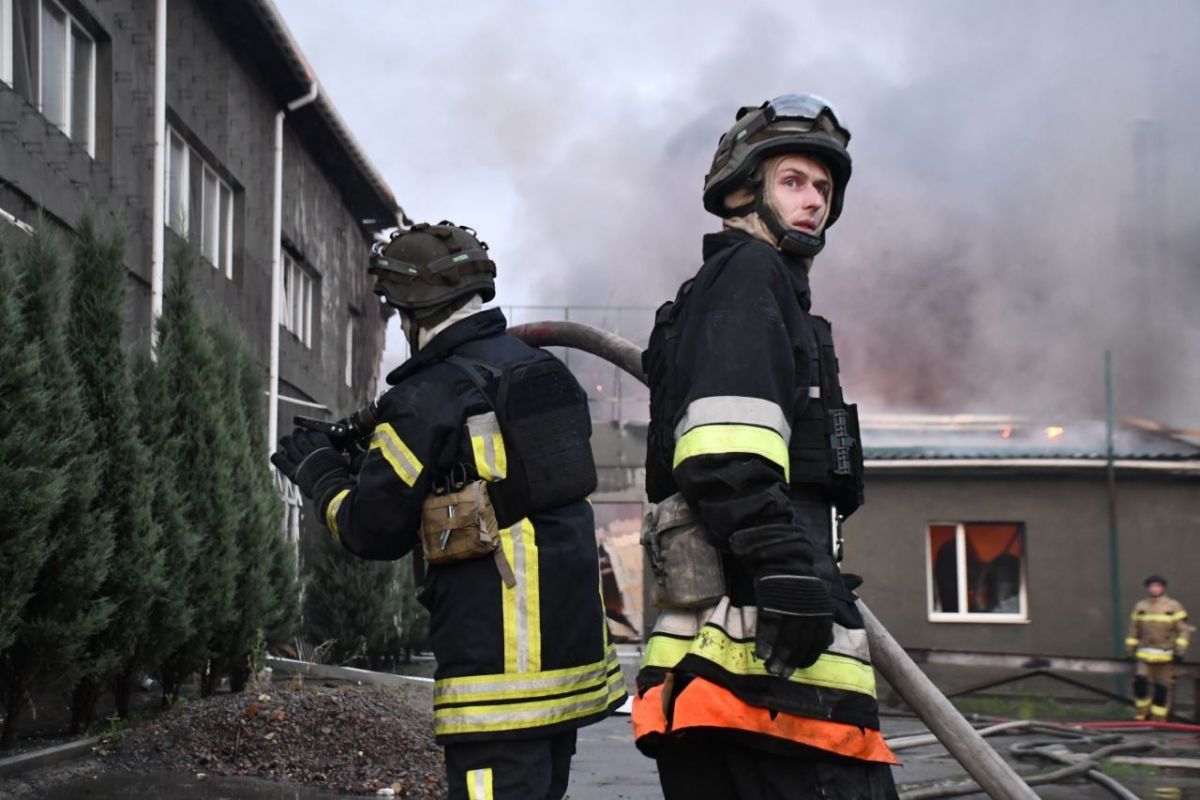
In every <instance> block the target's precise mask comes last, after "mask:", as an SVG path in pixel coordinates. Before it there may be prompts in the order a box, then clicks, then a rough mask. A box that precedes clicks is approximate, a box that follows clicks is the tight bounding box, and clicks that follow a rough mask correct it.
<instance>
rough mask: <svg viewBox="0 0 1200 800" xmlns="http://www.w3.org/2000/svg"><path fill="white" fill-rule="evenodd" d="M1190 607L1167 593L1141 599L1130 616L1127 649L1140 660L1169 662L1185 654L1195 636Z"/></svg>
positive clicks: (1158, 662) (1126, 639) (1155, 662)
mask: <svg viewBox="0 0 1200 800" xmlns="http://www.w3.org/2000/svg"><path fill="white" fill-rule="evenodd" d="M1187 618H1188V615H1187V611H1186V610H1184V608H1183V606H1182V605H1181V604H1180V603H1179V601H1178V600H1173V599H1171V598H1170V597H1167V596H1166V595H1165V594H1163V595H1160V596H1158V597H1146V598H1143V599H1142V600H1139V601H1138V604H1137V605H1136V606H1134V608H1133V614H1132V615H1130V619H1129V633H1128V634H1127V635H1126V638H1125V649H1126V650H1127V651H1128V652H1130V653H1131V654H1134V655H1136V656H1137V658H1138V660H1139V661H1145V662H1147V663H1150V664H1165V663H1167V662H1169V661H1172V660H1173V659H1174V658H1176V657H1182V656H1183V654H1184V652H1185V651H1186V650H1187V647H1188V643H1189V640H1190V638H1191V632H1192V627H1191V625H1189V624H1188V621H1187Z"/></svg>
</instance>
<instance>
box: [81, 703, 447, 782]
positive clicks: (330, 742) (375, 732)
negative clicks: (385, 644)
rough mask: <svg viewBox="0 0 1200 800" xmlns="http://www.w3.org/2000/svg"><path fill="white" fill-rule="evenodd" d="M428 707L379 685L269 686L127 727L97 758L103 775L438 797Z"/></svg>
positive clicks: (440, 770) (440, 777) (437, 754)
mask: <svg viewBox="0 0 1200 800" xmlns="http://www.w3.org/2000/svg"><path fill="white" fill-rule="evenodd" d="M432 731H433V723H432V720H431V718H430V712H429V710H428V709H427V707H416V706H415V705H414V704H410V702H409V700H408V699H407V698H406V697H405V696H404V694H403V693H402V692H399V691H396V690H390V689H382V688H377V687H360V686H337V687H328V686H312V685H309V686H304V687H282V686H276V687H272V688H270V689H268V690H266V691H264V692H263V693H261V694H255V693H253V692H244V693H242V694H238V695H219V696H213V697H209V698H206V699H204V700H197V701H193V702H191V703H188V704H187V705H185V706H183V707H182V708H178V709H175V710H173V711H169V712H167V713H165V714H163V715H161V716H159V717H158V718H156V719H154V720H153V721H151V722H147V723H144V724H140V725H138V726H137V727H134V728H130V729H128V730H125V731H123V732H121V733H119V734H117V735H116V736H115V737H113V738H112V739H111V740H109V741H108V742H106V743H105V744H104V745H103V746H102V747H100V748H98V749H97V755H98V756H99V757H100V761H101V763H102V764H103V765H104V767H105V768H106V769H113V770H128V771H132V772H138V773H148V772H156V771H168V772H170V771H184V772H190V773H204V774H206V775H214V776H215V775H230V776H235V775H236V776H254V777H261V778H270V779H273V780H278V781H289V782H296V783H303V784H307V785H311V786H316V787H320V788H323V789H327V790H331V791H338V792H351V793H367V792H369V793H372V794H373V793H375V792H376V791H377V790H379V789H383V788H391V789H393V790H394V791H395V796H396V797H401V798H434V797H443V796H444V795H445V791H446V789H445V774H444V771H445V768H444V765H443V761H442V752H441V750H440V748H438V746H437V745H436V744H435V743H434V740H433V733H432Z"/></svg>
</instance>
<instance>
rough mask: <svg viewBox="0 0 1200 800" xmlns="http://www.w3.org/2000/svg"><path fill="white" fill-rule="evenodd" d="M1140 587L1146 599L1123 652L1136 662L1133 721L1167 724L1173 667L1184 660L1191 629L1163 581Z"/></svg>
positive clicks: (1184, 611) (1153, 579) (1135, 614)
mask: <svg viewBox="0 0 1200 800" xmlns="http://www.w3.org/2000/svg"><path fill="white" fill-rule="evenodd" d="M1143 584H1144V585H1145V587H1146V596H1145V597H1144V598H1142V599H1141V600H1139V601H1138V603H1137V605H1136V606H1134V607H1133V614H1132V615H1131V616H1130V619H1129V632H1128V633H1127V634H1125V652H1126V654H1127V655H1128V656H1129V657H1130V658H1132V659H1134V660H1135V661H1136V662H1137V674H1136V675H1135V676H1134V679H1133V704H1134V708H1135V711H1134V718H1135V719H1138V720H1145V719H1152V720H1154V721H1155V722H1166V721H1167V717H1168V715H1169V714H1170V713H1171V688H1172V687H1173V686H1174V684H1175V663H1176V662H1179V661H1182V660H1183V655H1184V653H1185V652H1186V651H1187V648H1188V642H1189V641H1190V640H1191V636H1192V626H1191V625H1190V624H1188V614H1187V609H1185V608H1184V607H1183V604H1182V603H1180V602H1179V601H1178V600H1175V599H1174V598H1171V597H1168V596H1167V579H1166V578H1164V577H1163V576H1162V575H1158V574H1154V575H1150V576H1148V577H1147V578H1146V580H1145V581H1143Z"/></svg>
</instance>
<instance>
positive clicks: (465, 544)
mask: <svg viewBox="0 0 1200 800" xmlns="http://www.w3.org/2000/svg"><path fill="white" fill-rule="evenodd" d="M421 553H422V555H423V556H424V558H425V562H426V563H428V564H435V565H441V564H451V563H454V562H456V561H467V560H470V559H474V558H483V557H484V556H492V557H493V558H495V560H496V568H497V569H498V570H499V571H500V577H501V578H502V579H503V580H504V583H505V585H506V586H508V587H509V588H510V589H511V588H512V587H513V586H516V584H517V581H516V577H515V576H514V575H513V571H512V567H511V565H510V564H509V563H508V559H507V558H505V556H504V548H502V547H501V546H500V526H499V525H498V524H497V522H496V512H495V510H494V509H493V508H492V502H491V500H490V499H489V498H488V493H487V487H486V484H485V483H484V482H483V481H471V482H470V483H467V484H465V485H464V486H462V488H460V489H458V490H457V491H453V492H447V493H445V494H431V495H429V497H428V498H426V499H425V504H424V506H422V508H421Z"/></svg>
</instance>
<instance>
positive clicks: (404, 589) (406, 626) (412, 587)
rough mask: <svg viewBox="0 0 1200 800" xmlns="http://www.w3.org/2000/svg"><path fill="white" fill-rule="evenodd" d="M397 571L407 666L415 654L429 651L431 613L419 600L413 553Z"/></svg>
mask: <svg viewBox="0 0 1200 800" xmlns="http://www.w3.org/2000/svg"><path fill="white" fill-rule="evenodd" d="M396 571H397V580H398V581H399V597H398V599H399V602H400V625H399V627H400V647H401V649H402V650H403V651H404V663H406V664H407V663H409V662H410V661H412V655H413V652H415V651H417V650H428V649H429V646H430V642H429V611H428V610H427V609H426V608H425V606H423V605H421V603H420V602H419V601H418V600H417V586H416V582H415V581H414V579H413V573H412V554H411V553H410V554H409V555H407V556H405V557H404V558H402V559H401V560H400V561H399V563H398V565H397V569H396Z"/></svg>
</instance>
